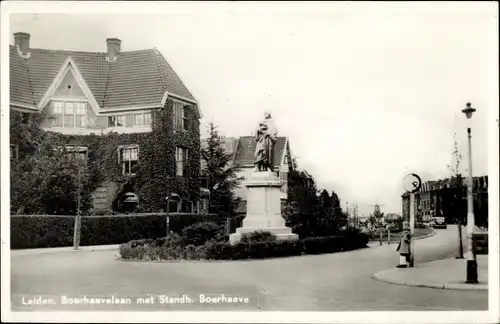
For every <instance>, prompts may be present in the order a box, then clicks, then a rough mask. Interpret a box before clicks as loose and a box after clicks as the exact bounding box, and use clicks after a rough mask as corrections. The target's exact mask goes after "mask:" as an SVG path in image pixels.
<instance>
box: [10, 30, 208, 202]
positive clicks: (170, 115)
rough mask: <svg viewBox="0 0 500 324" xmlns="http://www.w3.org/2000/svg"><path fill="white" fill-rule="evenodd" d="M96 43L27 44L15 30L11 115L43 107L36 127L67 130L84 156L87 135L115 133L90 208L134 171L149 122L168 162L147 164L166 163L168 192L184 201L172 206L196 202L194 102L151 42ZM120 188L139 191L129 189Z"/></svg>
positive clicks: (17, 144) (18, 152)
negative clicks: (142, 45) (138, 46)
mask: <svg viewBox="0 0 500 324" xmlns="http://www.w3.org/2000/svg"><path fill="white" fill-rule="evenodd" d="M103 48H106V51H103V52H85V51H67V50H55V49H35V48H31V47H30V35H29V34H27V33H15V34H14V45H11V46H10V109H11V115H13V114H16V113H17V114H23V122H24V123H26V124H29V123H30V116H32V115H33V114H43V115H44V116H45V117H44V118H45V119H44V120H43V122H42V124H41V127H42V129H43V130H44V131H47V132H54V133H57V134H63V135H65V136H67V137H68V145H67V149H68V150H69V151H72V152H73V153H76V154H79V155H81V157H82V158H84V159H86V158H87V157H88V156H89V153H90V151H91V150H92V148H90V147H88V146H87V145H86V143H87V142H88V141H87V138H88V137H89V136H100V137H103V138H105V136H106V135H107V134H110V133H113V134H117V135H118V136H122V137H120V138H119V139H120V140H119V142H120V145H117V146H116V147H112V148H110V150H111V152H110V156H111V157H112V159H113V160H112V162H111V164H110V165H111V166H112V167H111V168H110V169H111V171H110V172H109V173H110V174H109V176H108V177H107V179H106V181H104V182H103V183H102V184H100V186H99V187H98V188H97V190H96V191H95V192H94V208H95V209H109V208H111V207H112V204H111V202H112V201H113V200H114V199H115V198H116V197H115V196H116V195H117V193H118V192H120V188H121V187H123V185H124V183H125V182H126V181H127V179H128V178H130V176H133V175H135V174H136V172H137V170H138V166H139V165H141V159H142V156H141V155H142V151H141V145H143V144H142V143H146V142H148V136H150V134H151V133H152V131H153V128H154V125H156V126H157V127H156V128H155V129H157V131H158V132H162V133H163V136H162V135H161V134H160V137H164V138H165V143H163V144H162V145H164V147H165V148H166V150H167V151H168V155H169V156H170V157H171V160H172V161H173V162H172V163H170V162H169V163H168V166H163V165H161V166H155V167H158V168H160V169H158V170H160V172H163V171H164V170H163V169H161V168H163V167H165V168H166V167H168V168H169V170H171V171H168V172H170V173H169V174H168V177H169V178H170V179H172V181H171V182H172V183H171V185H169V188H168V190H169V192H171V193H173V194H175V196H176V197H179V201H180V200H184V201H185V202H188V203H187V204H184V205H183V204H180V205H179V206H178V208H179V209H180V208H184V209H186V210H188V211H192V210H194V209H196V204H197V201H196V200H197V198H196V197H197V195H196V194H194V195H193V194H192V193H193V192H195V191H196V190H197V191H198V193H199V190H200V189H199V178H198V176H199V159H200V157H199V150H200V134H199V133H200V131H199V119H200V118H201V113H200V108H199V104H198V102H197V101H196V99H195V98H194V97H193V95H192V94H191V93H190V92H189V90H188V89H187V87H186V86H185V85H184V83H183V82H182V81H181V79H180V78H179V77H178V76H177V74H176V73H175V72H174V70H173V69H172V67H171V66H170V65H169V63H168V62H167V61H166V59H165V58H164V57H163V55H162V54H161V53H160V52H159V51H158V50H157V49H144V50H135V51H122V50H121V41H120V40H119V39H116V38H109V39H107V40H106V42H104V40H103ZM160 115H162V116H166V117H162V118H163V119H162V122H161V123H164V124H165V125H159V124H158V123H156V121H155V116H160ZM155 123H156V124H155ZM10 140H11V143H10V148H11V158H12V159H13V160H16V159H21V158H23V153H24V151H25V150H24V147H23V146H24V144H23V143H22V142H21V140H20V139H19V138H16V135H15V134H12V132H11V138H10ZM150 142H151V141H150ZM150 142H149V145H155V143H150ZM144 145H145V144H144ZM153 153H154V152H153ZM142 161H143V160H142ZM168 161H170V160H168ZM113 172H114V174H112V173H113ZM165 172H167V171H165ZM183 186H184V187H186V188H187V187H189V188H188V189H186V188H181V187H183ZM134 190H138V188H135V189H134ZM177 193H178V194H177ZM122 194H125V193H123V192H122ZM127 194H128V195H129V196H136V198H138V199H140V198H141V197H137V192H135V193H134V192H131V193H127ZM158 194H159V195H161V194H162V193H161V192H159V193H158Z"/></svg>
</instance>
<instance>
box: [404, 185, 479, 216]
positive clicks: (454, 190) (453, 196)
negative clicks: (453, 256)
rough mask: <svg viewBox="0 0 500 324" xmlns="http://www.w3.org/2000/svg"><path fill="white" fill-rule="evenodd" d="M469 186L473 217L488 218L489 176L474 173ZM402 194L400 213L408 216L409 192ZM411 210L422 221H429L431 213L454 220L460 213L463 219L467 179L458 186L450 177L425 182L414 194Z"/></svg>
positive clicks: (465, 205)
mask: <svg viewBox="0 0 500 324" xmlns="http://www.w3.org/2000/svg"><path fill="white" fill-rule="evenodd" d="M472 189H473V197H474V212H475V214H476V219H478V218H485V216H486V220H487V212H488V176H479V177H473V188H472ZM401 197H402V212H403V217H404V218H405V219H408V217H409V212H410V194H409V193H404V194H403V195H402V196H401ZM414 210H415V216H416V218H417V220H418V221H421V222H429V221H430V219H431V218H432V217H445V219H446V221H447V222H448V223H454V222H456V221H457V218H458V217H459V216H462V219H463V217H464V215H465V214H466V213H467V179H466V178H464V179H463V181H462V184H461V186H460V185H457V183H456V181H455V179H451V178H447V179H439V180H436V181H427V182H424V183H423V184H422V186H421V188H420V190H419V191H418V192H417V193H416V194H415V209H414ZM480 221H481V220H480Z"/></svg>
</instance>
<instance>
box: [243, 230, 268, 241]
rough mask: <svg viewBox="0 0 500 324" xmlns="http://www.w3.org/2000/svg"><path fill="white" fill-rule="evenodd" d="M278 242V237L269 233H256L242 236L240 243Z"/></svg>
mask: <svg viewBox="0 0 500 324" xmlns="http://www.w3.org/2000/svg"><path fill="white" fill-rule="evenodd" d="M276 240H277V237H276V235H274V234H273V233H271V232H269V231H254V232H250V233H244V234H243V235H241V240H240V243H255V242H272V241H276Z"/></svg>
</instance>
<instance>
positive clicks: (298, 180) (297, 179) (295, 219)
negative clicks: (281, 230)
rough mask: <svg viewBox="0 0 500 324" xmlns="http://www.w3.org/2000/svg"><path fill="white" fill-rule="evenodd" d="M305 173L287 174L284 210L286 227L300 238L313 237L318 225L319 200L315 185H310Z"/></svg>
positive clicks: (294, 171) (293, 171)
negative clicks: (290, 228)
mask: <svg viewBox="0 0 500 324" xmlns="http://www.w3.org/2000/svg"><path fill="white" fill-rule="evenodd" d="M309 180H310V179H309V177H308V176H307V174H306V173H305V172H301V171H297V170H291V171H290V172H289V173H288V201H287V206H288V207H289V208H287V206H285V208H284V212H283V214H284V217H285V219H286V220H287V226H289V227H292V229H293V230H294V232H295V233H296V234H298V235H299V236H301V237H306V236H311V235H313V229H314V228H315V227H316V225H317V223H318V214H319V207H320V204H319V198H318V195H317V190H316V185H315V184H314V183H312V184H310V181H309Z"/></svg>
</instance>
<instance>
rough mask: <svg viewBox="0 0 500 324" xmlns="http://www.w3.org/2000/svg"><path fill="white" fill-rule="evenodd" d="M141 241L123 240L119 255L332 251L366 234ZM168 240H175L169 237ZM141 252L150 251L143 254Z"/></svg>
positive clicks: (360, 243)
mask: <svg viewBox="0 0 500 324" xmlns="http://www.w3.org/2000/svg"><path fill="white" fill-rule="evenodd" d="M262 237H264V236H262ZM267 237H269V236H267ZM167 240H168V238H167ZM134 242H137V241H134ZM141 242H143V245H142V246H136V247H135V248H131V246H132V244H130V242H129V243H127V244H124V246H128V247H123V248H121V249H120V255H121V257H122V258H123V259H135V258H142V259H143V260H144V259H147V260H154V259H155V258H159V259H163V260H179V259H184V260H194V259H196V260H203V259H205V260H241V259H262V258H272V257H285V256H298V255H302V254H321V253H333V252H340V251H348V250H354V249H357V248H362V247H365V246H366V244H367V243H368V235H365V234H360V233H356V232H347V233H343V235H337V236H327V237H309V238H305V239H301V240H296V241H292V240H290V241H288V240H282V241H279V240H272V239H271V240H267V241H246V242H243V241H242V242H239V243H237V244H235V245H231V244H230V243H229V242H223V241H217V240H215V239H212V240H209V241H207V242H205V244H203V245H199V246H194V245H191V244H190V245H187V246H183V245H182V244H175V243H172V244H163V245H162V246H159V245H154V244H151V242H150V241H147V240H143V241H141ZM172 242H176V241H175V240H172ZM129 247H130V248H129ZM129 249H132V250H134V249H136V250H137V251H136V252H134V251H130V250H129ZM145 253H149V254H150V255H148V256H147V257H146V256H145Z"/></svg>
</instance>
